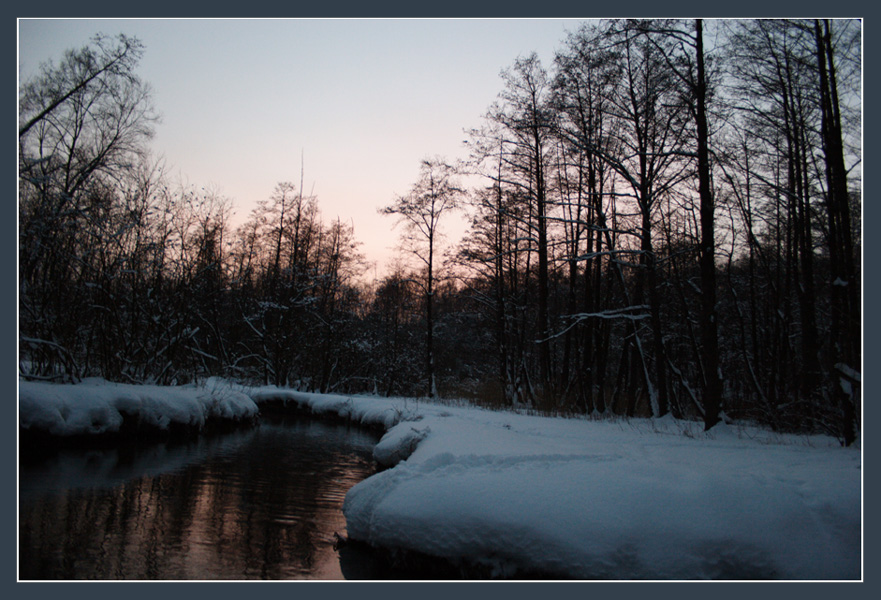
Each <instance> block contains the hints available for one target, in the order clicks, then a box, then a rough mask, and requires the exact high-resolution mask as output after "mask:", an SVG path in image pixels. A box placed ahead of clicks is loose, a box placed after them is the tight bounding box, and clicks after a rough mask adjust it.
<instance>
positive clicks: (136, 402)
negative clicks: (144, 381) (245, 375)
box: [18, 379, 258, 436]
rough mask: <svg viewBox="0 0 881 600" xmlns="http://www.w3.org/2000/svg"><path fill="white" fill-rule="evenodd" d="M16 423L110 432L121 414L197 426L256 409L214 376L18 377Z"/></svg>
mask: <svg viewBox="0 0 881 600" xmlns="http://www.w3.org/2000/svg"><path fill="white" fill-rule="evenodd" d="M18 407H19V426H20V427H21V428H22V429H24V430H30V431H41V432H46V433H49V434H52V435H59V436H70V435H89V434H102V433H115V432H117V431H119V429H120V427H121V426H122V423H123V420H124V419H125V418H129V419H135V420H138V422H139V423H140V425H141V426H142V427H152V428H155V429H158V430H166V429H168V428H169V426H171V425H184V426H189V427H196V428H201V427H202V426H204V425H205V423H206V422H207V421H209V420H212V419H230V420H241V419H248V418H252V417H254V416H256V415H257V414H258V408H257V405H256V404H255V403H254V401H253V400H252V399H251V398H250V397H249V396H247V395H246V394H244V393H243V392H242V391H241V388H240V387H236V386H233V385H231V384H229V383H226V382H223V381H219V380H209V381H208V382H206V383H205V384H203V385H198V386H197V385H190V386H175V387H168V386H156V385H127V384H119V383H110V382H107V381H105V380H103V379H86V380H84V381H83V382H81V383H78V384H69V385H60V384H54V383H42V382H33V381H20V382H19V391H18Z"/></svg>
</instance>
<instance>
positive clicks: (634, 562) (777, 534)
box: [256, 390, 861, 580]
mask: <svg viewBox="0 0 881 600" xmlns="http://www.w3.org/2000/svg"><path fill="white" fill-rule="evenodd" d="M262 393H263V394H264V396H262V397H264V398H268V397H275V398H279V397H281V396H286V397H288V398H289V399H290V400H291V401H296V402H297V403H299V404H301V405H303V406H310V407H312V408H313V409H314V410H316V411H318V412H322V411H332V410H335V411H338V412H340V413H341V414H344V415H345V416H347V417H348V418H351V419H354V420H356V421H362V422H367V423H376V422H382V423H385V424H387V425H388V424H392V426H391V428H390V429H389V430H388V432H387V433H386V435H385V436H384V437H383V439H382V440H381V441H380V443H379V444H378V445H377V447H376V451H375V456H376V458H377V460H378V461H379V462H381V463H384V464H386V465H392V464H395V463H396V462H397V464H396V466H394V468H391V469H388V470H385V471H383V472H381V473H379V474H377V475H375V476H373V477H370V478H369V479H367V480H365V481H363V482H362V483H360V484H358V485H356V486H355V487H354V488H352V490H351V491H350V492H349V493H348V495H347V497H346V502H345V507H344V512H345V514H346V519H347V528H348V533H349V536H350V538H352V539H356V540H360V541H363V542H366V543H369V544H370V545H373V546H376V547H381V548H385V549H389V550H392V551H395V550H401V551H404V552H418V553H421V554H426V555H429V556H436V557H441V558H444V559H446V560H449V561H451V562H453V563H456V562H464V563H472V564H478V565H483V566H485V567H487V568H488V569H489V572H490V573H492V574H494V575H496V576H513V577H517V573H518V572H519V573H522V572H526V573H530V572H532V573H535V572H539V573H546V574H550V575H551V576H557V577H560V578H564V577H565V578H577V579H585V578H603V579H704V578H706V579H793V580H841V579H848V580H850V579H860V578H861V453H860V450H859V449H856V448H841V447H840V446H839V445H838V442H837V441H836V440H834V439H831V438H825V437H821V436H818V437H810V438H806V437H802V436H787V435H778V434H773V433H769V432H766V431H761V430H759V429H753V428H746V427H744V428H739V427H732V426H720V427H717V428H714V430H712V431H711V432H710V433H709V434H705V433H704V432H703V431H702V427H701V425H700V424H698V423H686V422H681V421H675V420H672V419H669V418H666V419H660V420H631V421H590V420H586V419H585V420H580V419H553V418H544V417H534V416H525V415H519V414H514V413H509V412H493V411H487V410H481V409H476V408H463V407H449V406H439V405H432V404H426V403H416V402H415V401H413V400H409V401H405V400H403V399H384V398H369V397H351V398H345V397H341V396H321V395H315V394H304V393H298V392H283V391H274V392H273V391H271V390H266V391H264V392H262ZM260 397H261V396H260V394H257V395H256V398H258V402H259V398H260ZM398 461H399V462H398Z"/></svg>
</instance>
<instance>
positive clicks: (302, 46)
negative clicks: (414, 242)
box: [19, 19, 579, 275]
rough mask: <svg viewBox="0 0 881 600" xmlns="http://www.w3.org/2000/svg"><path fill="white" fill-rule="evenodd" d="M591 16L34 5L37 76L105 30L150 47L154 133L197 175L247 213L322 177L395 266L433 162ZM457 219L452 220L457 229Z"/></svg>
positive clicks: (32, 48)
mask: <svg viewBox="0 0 881 600" xmlns="http://www.w3.org/2000/svg"><path fill="white" fill-rule="evenodd" d="M578 23H579V22H578V21H575V20H560V19H540V20H534V19H528V20H519V19H505V20H495V19H492V20H460V19H438V20H434V19H428V20H421V19H416V20H411V19H401V20H385V19H377V20H373V19H370V20H361V19H339V20H337V19H334V20H311V19H306V20H186V19H184V20H96V19H77V20H34V19H27V20H20V21H19V66H20V71H21V75H22V76H23V77H26V76H27V75H28V74H30V73H33V72H34V70H35V69H36V68H37V66H38V65H39V64H40V63H41V62H43V61H45V60H47V59H50V58H55V59H57V58H58V57H60V56H61V54H62V53H63V51H64V50H65V49H68V48H74V47H80V46H82V45H84V44H85V43H86V42H87V41H88V40H89V38H90V37H91V36H92V35H94V34H95V33H98V32H103V33H106V34H108V35H116V34H118V33H125V34H127V35H133V36H136V37H138V38H139V39H140V40H141V41H142V42H143V43H144V44H145V46H146V52H145V55H144V57H143V59H142V61H141V64H140V68H139V70H138V72H139V74H140V75H141V77H142V78H143V79H144V80H146V81H148V82H149V83H150V84H151V85H152V86H153V90H154V101H155V104H156V107H157V109H158V110H159V112H160V113H161V114H162V117H163V121H162V124H161V125H160V126H159V127H158V129H157V134H156V137H155V139H154V140H153V143H152V146H153V150H154V152H156V153H157V154H161V155H164V156H165V158H166V161H167V163H168V165H169V166H171V167H172V168H173V169H174V170H175V172H177V173H180V174H181V175H182V176H183V177H184V178H186V180H188V181H189V182H190V183H192V184H195V185H199V186H206V187H207V186H212V187H214V188H217V189H219V190H220V191H221V192H222V193H223V194H224V195H225V196H227V197H229V198H231V199H232V200H233V204H234V207H235V212H236V219H237V220H238V222H240V221H242V220H244V219H245V218H246V217H247V215H248V213H249V212H250V211H251V209H252V208H253V207H254V206H255V205H256V202H257V201H258V200H260V199H265V198H267V197H268V196H269V195H270V194H271V193H272V190H273V188H274V187H275V185H276V184H277V183H279V182H281V181H291V182H293V183H295V184H296V185H299V182H300V157H301V152H302V153H303V155H304V157H305V158H304V163H305V180H304V188H305V191H306V193H309V192H310V191H313V190H314V193H315V195H316V196H317V197H318V201H319V206H320V207H321V211H322V213H323V215H324V217H325V219H335V218H336V217H337V216H338V217H339V218H340V219H342V220H344V221H350V222H353V223H354V226H355V236H356V238H357V239H358V240H359V241H361V242H362V243H363V246H362V251H363V252H364V253H365V254H366V255H367V256H368V258H369V259H370V260H371V261H375V262H376V263H377V268H376V271H377V272H378V273H379V274H380V275H381V274H382V272H383V270H384V268H385V267H386V266H387V265H388V263H389V261H390V260H391V258H392V256H393V254H394V247H395V246H396V243H397V240H398V233H399V232H398V231H397V230H396V229H393V225H394V220H393V219H392V218H390V217H383V216H380V215H379V214H377V209H378V208H379V207H381V206H384V205H387V204H389V203H391V202H392V200H394V198H395V196H396V195H400V194H404V193H406V192H407V190H408V189H409V188H410V186H411V185H412V184H413V182H414V181H415V179H416V176H417V173H418V169H419V162H420V160H421V159H422V158H424V157H427V156H434V155H440V156H444V157H446V158H448V159H450V160H455V159H456V158H457V157H460V156H461V157H464V156H465V155H466V151H465V149H464V147H463V144H462V141H463V140H464V139H465V135H464V133H463V130H465V129H469V128H472V127H476V126H479V125H480V122H481V117H482V115H483V114H484V113H485V112H486V110H487V108H488V107H489V106H490V104H491V103H492V102H493V101H494V100H495V98H496V96H497V94H498V93H499V92H500V91H501V88H502V83H501V79H500V78H499V72H500V71H501V70H502V69H503V68H506V67H508V66H510V65H511V64H512V63H513V61H514V60H515V59H516V58H517V57H518V56H521V55H526V54H529V53H530V52H532V51H535V52H537V53H538V55H539V57H540V58H541V59H542V62H543V63H544V64H545V65H546V66H549V65H550V62H551V60H552V59H553V54H554V50H555V49H556V48H558V47H559V46H560V45H561V43H562V41H563V40H564V38H565V36H566V32H567V31H571V30H574V29H576V28H577V26H578ZM456 233H457V232H456V230H455V229H453V230H451V232H450V237H451V239H452V240H453V241H455V238H456Z"/></svg>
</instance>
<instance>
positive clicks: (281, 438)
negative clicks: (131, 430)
mask: <svg viewBox="0 0 881 600" xmlns="http://www.w3.org/2000/svg"><path fill="white" fill-rule="evenodd" d="M375 443H376V438H375V437H374V436H373V435H371V434H369V433H366V432H363V431H360V430H357V429H351V428H346V427H344V426H338V425H331V424H327V423H322V422H316V421H310V420H290V419H289V420H287V421H284V422H282V421H279V420H275V421H271V422H263V423H262V424H261V425H260V426H259V427H256V428H254V429H251V430H247V431H243V432H238V433H235V434H230V435H225V436H223V437H220V438H208V439H200V440H198V441H196V442H193V443H191V444H179V445H177V446H170V445H163V444H157V445H155V446H151V447H150V448H149V449H144V450H139V451H137V452H135V451H131V450H129V451H120V450H106V451H89V452H86V451H76V452H75V451H65V452H59V453H58V454H56V455H53V456H51V457H49V458H46V459H44V460H42V461H40V462H39V463H37V464H28V463H26V462H23V463H22V464H21V468H20V483H19V485H20V488H19V502H20V505H19V561H20V562H19V569H20V570H19V577H20V578H21V579H292V578H294V579H295V578H309V579H341V578H342V577H343V573H342V571H341V569H340V560H339V556H338V555H337V552H336V551H335V550H334V547H333V544H334V541H335V538H334V533H340V534H344V533H345V519H344V517H343V515H342V511H341V507H342V502H343V498H344V497H345V493H346V491H348V489H349V488H350V487H351V486H352V485H354V484H355V483H357V482H358V481H360V480H362V479H364V478H365V477H367V476H368V475H370V474H371V473H373V471H374V466H373V462H372V459H371V452H372V448H373V446H374V445H375Z"/></svg>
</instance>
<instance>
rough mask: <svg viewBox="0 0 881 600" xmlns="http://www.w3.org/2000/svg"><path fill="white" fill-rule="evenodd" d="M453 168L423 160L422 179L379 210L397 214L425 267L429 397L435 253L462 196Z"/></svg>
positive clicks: (431, 389) (433, 390)
mask: <svg viewBox="0 0 881 600" xmlns="http://www.w3.org/2000/svg"><path fill="white" fill-rule="evenodd" d="M462 193H463V192H462V190H461V189H460V188H459V187H458V185H457V183H456V181H455V179H454V173H453V169H452V167H451V166H450V165H448V164H446V163H445V162H443V161H442V160H441V159H439V158H433V159H425V160H423V161H422V164H421V166H420V172H419V179H418V180H417V181H416V183H415V184H414V185H413V187H412V189H411V190H410V192H409V193H408V194H406V195H405V196H399V197H398V198H397V199H396V200H395V201H394V202H393V203H392V204H390V205H389V206H386V207H385V208H382V209H380V213H381V214H384V215H397V217H398V220H399V222H400V223H402V224H403V225H404V227H405V231H406V233H405V237H404V242H405V246H406V248H407V249H408V250H409V252H410V253H411V254H412V255H413V256H415V257H416V258H417V259H418V260H419V261H420V262H421V263H422V264H423V265H424V268H425V277H424V280H423V281H422V283H421V287H422V290H423V295H424V300H425V336H426V337H425V340H426V341H425V352H426V355H425V376H426V385H427V393H428V397H429V398H434V397H436V396H437V385H436V382H435V373H434V315H433V308H434V294H435V272H434V267H435V254H436V252H437V250H438V241H439V239H440V236H441V234H440V228H439V227H440V221H441V218H442V217H443V216H444V215H445V214H447V213H449V212H450V211H453V210H455V209H457V208H458V205H459V201H460V199H461V196H462Z"/></svg>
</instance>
